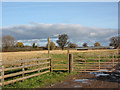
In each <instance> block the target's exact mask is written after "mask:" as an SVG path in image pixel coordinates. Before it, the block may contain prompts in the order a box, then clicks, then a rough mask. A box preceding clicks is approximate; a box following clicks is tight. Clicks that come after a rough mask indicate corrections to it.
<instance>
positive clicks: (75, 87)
mask: <svg viewBox="0 0 120 90" xmlns="http://www.w3.org/2000/svg"><path fill="white" fill-rule="evenodd" d="M74 87H75V88H78V87H82V86H74Z"/></svg>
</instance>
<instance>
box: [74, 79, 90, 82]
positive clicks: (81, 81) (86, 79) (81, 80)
mask: <svg viewBox="0 0 120 90" xmlns="http://www.w3.org/2000/svg"><path fill="white" fill-rule="evenodd" d="M86 80H88V79H76V80H75V81H81V82H82V81H86Z"/></svg>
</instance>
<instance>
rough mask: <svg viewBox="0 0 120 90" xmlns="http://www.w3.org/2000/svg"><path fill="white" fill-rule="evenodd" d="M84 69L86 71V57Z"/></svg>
mask: <svg viewBox="0 0 120 90" xmlns="http://www.w3.org/2000/svg"><path fill="white" fill-rule="evenodd" d="M85 71H86V57H85Z"/></svg>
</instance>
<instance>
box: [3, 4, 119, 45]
mask: <svg viewBox="0 0 120 90" xmlns="http://www.w3.org/2000/svg"><path fill="white" fill-rule="evenodd" d="M117 5H118V3H117V2H96V3H95V2H85V3H83V2H76V3H75V2H70V3H68V2H67V3H65V2H62V3H60V2H58V3H53V2H49V3H48V2H46V3H43V2H36V3H35V2H31V3H30V2H26V3H25V2H21V3H20V2H18V3H15V2H11V3H10V2H4V3H3V5H2V16H3V17H2V25H3V27H2V32H3V35H11V36H13V37H15V39H16V40H25V39H41V38H47V37H55V36H57V35H58V34H64V33H66V34H68V35H69V39H70V40H71V42H74V43H77V44H79V45H81V44H82V43H83V42H87V43H88V44H89V45H93V43H95V42H97V41H98V42H100V43H101V44H102V45H104V46H106V45H109V38H110V37H112V36H115V35H117V32H118V31H117V28H118V6H117Z"/></svg>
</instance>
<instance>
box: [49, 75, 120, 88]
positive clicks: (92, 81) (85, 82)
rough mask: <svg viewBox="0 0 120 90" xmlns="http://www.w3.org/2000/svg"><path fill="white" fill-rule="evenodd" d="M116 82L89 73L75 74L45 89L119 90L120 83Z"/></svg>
mask: <svg viewBox="0 0 120 90" xmlns="http://www.w3.org/2000/svg"><path fill="white" fill-rule="evenodd" d="M117 80H118V79H116V80H115V79H114V80H112V79H111V78H109V77H96V76H95V75H94V74H90V73H77V74H76V75H73V76H69V77H67V78H66V79H65V81H64V82H59V83H56V84H55V85H51V86H49V87H47V88H119V87H120V82H118V81H117ZM119 89H120V88H119Z"/></svg>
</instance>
